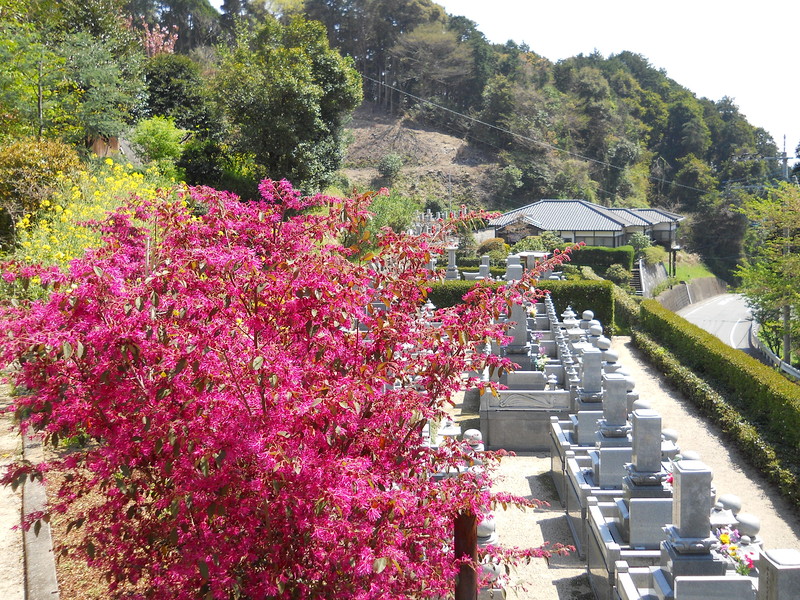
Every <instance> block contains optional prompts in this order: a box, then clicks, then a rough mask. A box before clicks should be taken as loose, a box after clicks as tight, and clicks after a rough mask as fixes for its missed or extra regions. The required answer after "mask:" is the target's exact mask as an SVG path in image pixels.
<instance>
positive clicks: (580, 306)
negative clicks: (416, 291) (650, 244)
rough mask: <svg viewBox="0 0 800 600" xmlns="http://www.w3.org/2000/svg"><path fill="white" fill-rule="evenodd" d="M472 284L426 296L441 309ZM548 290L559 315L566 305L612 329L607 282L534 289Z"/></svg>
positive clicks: (444, 286) (434, 288) (453, 284)
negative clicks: (587, 314) (590, 312)
mask: <svg viewBox="0 0 800 600" xmlns="http://www.w3.org/2000/svg"><path fill="white" fill-rule="evenodd" d="M475 283H476V282H474V281H460V280H453V281H442V282H437V283H434V284H432V285H431V292H430V293H429V294H428V297H429V298H430V301H431V302H433V304H434V306H436V307H438V308H445V307H448V306H454V305H456V304H459V303H461V301H462V298H463V296H464V294H466V293H467V292H468V291H469V290H470V289H472V287H473V286H474V285H475ZM484 285H493V286H498V285H504V282H502V281H494V282H491V283H490V284H484ZM537 287H539V288H541V289H546V290H549V291H550V296H551V297H552V299H553V303H554V304H555V306H556V310H558V311H559V312H563V311H564V310H566V308H567V306H572V309H573V310H574V311H575V312H576V313H578V315H579V316H580V313H581V312H582V311H584V310H587V309H588V310H591V311H593V312H594V316H595V318H596V319H599V320H600V322H601V323H603V325H604V326H605V327H606V328H609V329H610V328H613V327H614V285H613V284H612V283H611V282H610V281H540V282H539V285H538V286H537Z"/></svg>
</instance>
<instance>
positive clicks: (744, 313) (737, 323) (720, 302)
mask: <svg viewBox="0 0 800 600" xmlns="http://www.w3.org/2000/svg"><path fill="white" fill-rule="evenodd" d="M677 314H679V315H680V316H682V317H683V318H684V319H686V320H687V321H689V322H690V323H693V324H695V325H697V326H698V327H700V328H702V329H704V330H706V331H708V332H709V333H712V334H714V335H715V336H717V337H718V338H719V339H721V340H722V341H723V342H725V343H726V344H728V345H729V346H731V347H733V348H738V349H740V350H744V351H747V350H749V349H750V341H749V339H750V326H751V324H752V322H753V317H752V315H751V314H750V309H749V308H748V307H747V304H745V300H744V297H743V296H742V295H741V294H721V295H719V296H714V297H713V298H709V299H707V300H703V301H702V302H698V303H697V304H691V305H689V306H687V307H686V308H683V309H681V310H679V311H678V313H677Z"/></svg>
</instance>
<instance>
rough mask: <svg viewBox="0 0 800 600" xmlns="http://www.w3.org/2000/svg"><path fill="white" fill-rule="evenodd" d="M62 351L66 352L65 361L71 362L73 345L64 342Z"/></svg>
mask: <svg viewBox="0 0 800 600" xmlns="http://www.w3.org/2000/svg"><path fill="white" fill-rule="evenodd" d="M62 350H63V351H64V360H69V358H70V357H71V356H72V344H70V343H69V342H64V345H63V347H62Z"/></svg>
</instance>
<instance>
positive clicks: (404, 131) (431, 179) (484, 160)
mask: <svg viewBox="0 0 800 600" xmlns="http://www.w3.org/2000/svg"><path fill="white" fill-rule="evenodd" d="M347 131H348V133H347V136H348V137H349V138H350V139H351V142H350V144H349V145H348V147H347V151H346V154H345V159H344V168H343V169H342V172H343V173H344V175H346V176H347V178H348V179H349V180H350V182H351V183H352V184H354V185H356V186H358V187H359V188H372V189H374V188H377V187H382V186H389V187H393V188H396V189H397V190H398V191H399V192H401V193H403V194H407V195H411V196H417V197H419V198H421V199H422V200H427V199H428V198H429V197H439V198H440V199H443V198H447V197H450V198H452V199H453V201H455V202H458V203H467V204H468V205H469V206H470V207H475V206H485V205H486V204H487V202H489V201H490V200H491V179H492V174H493V173H494V172H496V171H497V169H498V165H497V163H496V157H494V156H492V155H491V154H490V153H488V152H483V151H481V150H479V149H477V148H475V147H473V146H470V145H469V144H468V143H467V141H466V140H464V139H462V138H460V137H458V136H457V135H449V134H446V133H442V132H440V131H435V130H433V129H431V128H429V127H426V126H424V125H420V124H419V123H417V122H415V121H413V120H412V119H409V118H405V117H400V116H395V115H391V114H389V113H387V112H385V111H383V110H382V109H380V108H378V107H375V106H373V105H371V104H367V103H365V104H363V105H362V106H361V107H360V108H358V109H357V110H356V111H355V113H354V114H353V119H352V121H351V122H350V124H349V125H348V127H347ZM389 154H396V155H399V156H401V157H402V159H403V167H402V169H401V172H400V176H399V177H398V178H397V179H396V180H394V181H391V182H389V181H386V180H383V179H382V178H381V176H380V173H379V172H378V168H377V167H378V164H379V163H380V161H381V159H382V158H383V157H385V156H387V155H389Z"/></svg>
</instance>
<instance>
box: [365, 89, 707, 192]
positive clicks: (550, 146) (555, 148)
mask: <svg viewBox="0 0 800 600" xmlns="http://www.w3.org/2000/svg"><path fill="white" fill-rule="evenodd" d="M361 77H363V78H364V79H366V80H368V81H371V82H373V83H376V84H378V85H380V86H383V87H385V88H388V89H390V90H393V91H395V92H398V93H400V94H403V95H404V96H408V97H409V98H413V99H414V100H417V101H418V102H421V103H423V104H427V105H428V106H432V107H434V108H437V109H439V110H443V111H445V112H449V113H451V114H453V115H456V116H458V117H461V118H463V119H467V120H468V121H472V122H473V123H477V124H478V125H483V126H484V127H488V128H490V129H494V130H496V131H499V132H501V133H505V134H507V135H510V136H512V137H515V138H519V139H520V140H525V141H526V142H530V143H533V144H537V145H539V146H542V147H544V148H547V149H548V150H553V151H555V152H560V153H562V154H566V155H567V156H571V157H573V158H578V159H580V160H585V161H587V162H591V163H594V164H598V165H602V166H604V167H609V168H611V169H616V170H617V171H624V170H625V168H624V167H619V166H617V165H612V164H611V163H608V162H605V161H602V160H598V159H596V158H592V157H590V156H585V155H583V154H578V153H577V152H571V151H570V150H565V149H563V148H559V147H558V146H554V145H553V144H549V143H547V142H543V141H541V140H536V139H534V138H532V137H529V136H526V135H522V134H521V133H516V132H514V131H511V130H510V129H506V128H505V127H500V126H498V125H493V124H491V123H487V122H485V121H481V120H480V119H477V118H475V117H471V116H470V115H466V114H464V113H461V112H458V111H457V110H453V109H452V108H448V107H446V106H442V105H441V104H436V103H435V102H432V101H430V100H427V99H426V98H422V97H420V96H417V95H415V94H412V93H411V92H407V91H405V90H402V89H400V88H398V87H395V86H393V85H390V84H388V83H386V82H383V81H379V80H377V79H374V78H372V77H370V76H369V75H364V74H363V73H362V74H361ZM648 179H650V180H652V181H656V182H659V183H661V184H664V183H667V184H669V185H674V186H675V187H679V188H683V189H685V190H691V191H693V192H700V194H703V195H705V194H708V193H709V192H708V190H701V189H700V188H696V187H692V186H690V185H683V184H682V183H678V182H677V181H670V180H668V179H663V178H659V177H654V176H653V175H648Z"/></svg>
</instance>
